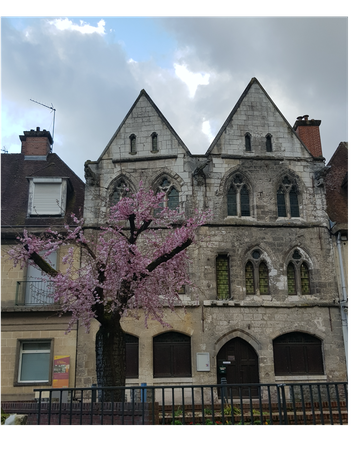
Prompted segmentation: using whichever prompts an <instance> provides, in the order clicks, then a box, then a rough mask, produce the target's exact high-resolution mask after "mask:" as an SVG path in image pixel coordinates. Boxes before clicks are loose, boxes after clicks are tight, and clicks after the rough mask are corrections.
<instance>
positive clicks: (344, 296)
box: [337, 231, 348, 373]
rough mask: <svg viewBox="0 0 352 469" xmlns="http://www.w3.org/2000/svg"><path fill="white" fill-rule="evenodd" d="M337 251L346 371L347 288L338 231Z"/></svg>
mask: <svg viewBox="0 0 352 469" xmlns="http://www.w3.org/2000/svg"><path fill="white" fill-rule="evenodd" d="M337 252H338V254H339V265H340V273H341V287H342V301H340V311H341V321H342V334H343V341H344V344H345V354H346V366H347V373H348V319H347V315H346V312H345V308H346V309H347V290H346V284H345V272H344V269H343V261H342V253H341V232H340V231H339V232H338V235H337Z"/></svg>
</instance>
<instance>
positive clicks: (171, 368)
mask: <svg viewBox="0 0 352 469" xmlns="http://www.w3.org/2000/svg"><path fill="white" fill-rule="evenodd" d="M153 366H154V378H172V377H189V376H192V366H191V338H190V337H189V336H187V335H185V334H181V333H179V332H165V333H164V334H160V335H158V336H156V337H154V339H153Z"/></svg>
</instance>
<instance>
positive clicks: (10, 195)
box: [1, 128, 84, 400]
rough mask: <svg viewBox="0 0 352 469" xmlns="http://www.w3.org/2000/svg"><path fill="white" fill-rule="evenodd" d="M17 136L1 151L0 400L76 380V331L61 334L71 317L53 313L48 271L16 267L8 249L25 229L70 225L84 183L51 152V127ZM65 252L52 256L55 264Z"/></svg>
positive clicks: (28, 396)
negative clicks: (16, 149) (16, 144)
mask: <svg viewBox="0 0 352 469" xmlns="http://www.w3.org/2000/svg"><path fill="white" fill-rule="evenodd" d="M20 139H21V141H22V148H21V153H18V154H6V153H4V154H2V155H1V210H2V214H1V238H2V273H1V281H2V285H1V309H2V319H1V394H2V400H26V399H33V398H34V393H33V389H35V388H38V387H43V386H44V387H45V386H53V387H58V386H60V385H64V386H66V387H67V386H69V385H70V386H74V385H75V371H76V370H75V368H76V359H75V358H76V338H77V331H75V330H74V331H72V332H71V333H70V334H68V335H66V334H65V331H66V329H67V323H68V319H67V317H65V316H63V317H58V313H59V312H60V305H59V304H55V303H53V300H52V298H51V297H50V279H48V278H46V277H45V276H44V275H43V274H42V273H41V272H40V271H39V270H37V269H35V268H34V267H32V266H28V267H27V268H26V269H24V270H20V268H19V267H13V264H12V262H11V261H10V260H9V259H8V258H7V256H6V252H7V251H8V250H9V249H10V248H11V247H13V245H14V244H15V243H16V237H17V236H20V235H21V234H22V233H23V230H24V229H27V230H28V231H30V232H32V233H37V234H40V233H42V232H43V231H44V230H45V229H47V228H49V227H51V228H54V229H56V230H58V231H60V229H63V226H64V225H65V224H69V225H72V224H73V222H72V219H71V213H72V212H74V213H77V214H78V213H79V211H80V210H81V209H82V208H83V201H84V183H83V182H82V181H81V180H80V179H79V178H78V177H77V176H76V174H75V173H74V172H73V171H72V170H71V169H70V168H69V167H68V166H67V165H66V164H65V163H64V162H63V161H62V160H61V159H60V158H59V156H58V155H56V154H55V153H51V145H52V143H53V141H52V137H51V134H50V132H48V131H46V130H40V129H39V128H37V129H36V130H31V131H28V132H27V131H25V132H24V134H23V135H21V136H20ZM64 254H65V253H64V251H63V250H61V251H59V252H58V253H54V254H52V255H51V256H50V259H49V260H50V262H51V263H52V265H53V266H54V267H57V268H59V267H60V262H61V258H62V256H63V255H64ZM77 262H79V258H77ZM60 360H61V361H62V360H63V362H62V363H61V362H60ZM63 363H64V364H65V370H66V371H65V373H64V374H60V373H59V374H57V373H56V372H55V371H57V370H55V365H58V364H60V365H63ZM66 365H68V367H67V368H66ZM60 377H61V378H63V380H61V378H60ZM58 379H59V381H57V380H58Z"/></svg>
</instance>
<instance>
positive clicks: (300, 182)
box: [76, 79, 346, 386]
mask: <svg viewBox="0 0 352 469" xmlns="http://www.w3.org/2000/svg"><path fill="white" fill-rule="evenodd" d="M153 132H155V133H156V134H157V135H158V151H157V152H155V151H152V149H151V148H152V147H151V134H152V133H153ZM246 133H248V134H249V135H250V138H251V148H250V150H248V149H247V150H246V146H245V134H246ZM132 134H133V135H135V136H136V152H134V153H133V154H131V152H130V135H132ZM267 136H269V138H270V143H271V145H272V146H271V148H270V147H269V150H270V149H271V151H268V147H267V146H266V137H267ZM87 166H88V167H89V171H90V177H93V179H94V180H95V181H99V185H97V184H91V185H89V184H87V185H86V196H85V218H86V221H87V224H91V225H95V224H99V223H101V221H102V220H103V217H104V213H105V210H106V208H107V207H108V205H109V194H111V193H112V190H113V188H114V187H115V185H116V183H117V182H118V181H119V180H120V179H122V178H123V180H124V181H125V183H126V184H127V185H129V187H130V189H131V190H137V188H138V185H139V182H140V181H143V184H144V185H145V186H150V187H152V188H153V189H154V190H157V188H158V185H159V183H160V180H161V179H162V178H163V177H167V178H168V179H169V180H170V181H171V182H172V183H173V184H174V187H175V188H176V189H177V191H178V192H179V197H180V208H181V209H182V210H185V211H186V214H191V213H192V212H193V210H194V209H196V208H197V209H200V210H202V209H204V208H210V209H211V210H212V211H213V214H214V217H213V220H212V222H211V223H209V224H208V225H207V226H204V227H202V228H201V229H200V230H199V234H200V236H201V237H204V241H202V242H201V244H200V247H199V248H197V249H194V248H190V255H191V259H192V262H191V264H190V267H189V268H190V272H191V275H192V279H193V281H194V282H195V284H196V285H197V286H198V287H199V292H198V297H196V295H195V294H194V293H192V292H190V291H187V290H186V294H185V295H184V300H185V302H186V303H187V301H193V302H194V304H193V306H186V309H185V312H184V310H183V309H182V308H181V307H180V308H179V309H177V311H176V313H173V314H171V313H168V312H167V311H166V320H167V322H169V323H170V324H171V326H172V328H173V330H174V331H178V332H181V333H183V334H185V335H187V336H190V337H191V355H192V376H191V377H184V378H182V377H178V378H155V377H154V376H153V338H154V337H155V336H157V335H159V334H160V333H162V332H165V330H163V329H162V327H161V326H160V324H158V323H156V324H154V323H153V324H150V325H149V327H148V329H146V328H145V327H144V319H143V318H141V319H140V320H135V319H129V318H126V319H124V320H123V328H124V330H125V331H126V332H127V333H129V334H132V335H134V336H137V337H138V338H139V376H138V378H136V379H130V380H128V381H127V382H128V384H140V383H147V384H148V385H152V384H170V383H177V384H182V383H186V384H190V383H194V384H214V383H216V382H217V381H218V379H219V377H218V370H217V366H218V363H217V355H218V353H219V351H220V349H221V347H223V346H224V345H225V344H226V343H228V341H230V340H231V339H234V338H236V337H239V338H241V339H243V340H244V341H246V342H247V343H248V344H250V346H251V347H252V348H253V349H254V350H255V352H256V354H257V360H258V370H259V381H260V382H261V383H275V382H280V381H281V382H282V381H285V382H290V381H292V382H293V381H297V379H301V380H305V381H317V380H319V381H333V380H345V379H346V364H345V356H344V347H343V336H342V332H341V316H340V312H339V306H338V290H337V282H336V278H335V270H334V257H333V250H332V241H331V236H330V231H329V223H328V217H327V214H326V212H325V210H326V202H325V192H324V191H325V189H324V184H321V183H319V184H317V178H316V175H317V173H319V172H320V171H321V170H322V169H323V168H324V166H325V165H324V159H323V158H322V157H320V156H319V157H317V156H315V155H312V154H311V153H310V151H309V149H307V147H306V146H305V145H304V144H303V143H302V141H301V140H300V138H299V137H298V136H297V134H296V133H295V131H294V130H293V128H292V127H291V126H290V124H289V123H288V122H287V121H286V119H285V118H284V117H283V115H282V114H281V113H280V111H279V110H278V109H277V107H276V106H275V104H274V103H273V102H272V100H271V99H270V97H269V96H268V95H267V93H266V92H265V90H264V89H263V88H262V86H261V85H260V83H259V82H258V81H257V80H256V79H252V80H251V82H250V83H249V85H248V87H247V88H246V90H245V92H244V93H243V95H242V96H241V98H240V100H239V101H238V103H237V104H236V106H235V107H234V109H233V111H232V112H231V113H230V115H229V117H228V119H227V120H226V121H225V123H224V125H223V127H222V128H221V129H220V131H219V133H218V135H217V136H216V138H215V139H214V141H213V143H212V144H211V145H210V147H209V150H208V151H207V152H206V154H205V155H197V156H193V155H191V154H190V152H189V151H188V149H187V147H186V146H185V145H184V144H183V142H182V141H181V140H180V138H179V137H178V136H177V134H176V133H175V131H174V130H173V129H172V127H171V126H170V125H169V124H168V122H167V121H166V119H165V118H164V116H163V115H162V114H161V113H160V111H159V110H158V109H157V107H156V106H155V104H154V103H153V101H152V100H151V99H150V97H149V96H148V95H147V93H146V92H145V91H144V90H143V91H142V92H141V94H140V95H139V97H138V98H137V100H136V102H135V103H134V105H133V106H132V108H131V110H130V112H129V113H128V115H127V116H126V118H125V120H124V121H123V122H122V124H121V125H120V127H119V128H118V130H117V131H116V133H115V134H114V136H113V137H112V139H111V140H110V142H109V143H108V145H107V146H106V148H105V149H104V151H103V153H102V155H101V156H100V158H99V159H98V160H97V161H95V162H89V163H87ZM235 174H239V175H240V176H241V178H242V179H243V181H245V184H246V186H247V188H248V192H249V210H250V215H249V216H228V214H227V193H228V190H229V187H230V184H231V181H232V179H233V177H234V176H235ZM92 175H93V176H92ZM285 176H288V177H289V178H290V180H291V181H294V184H295V185H296V187H297V200H298V207H299V216H298V217H297V216H296V217H294V216H292V217H291V216H289V215H288V216H286V217H278V208H277V192H278V189H279V187H280V184H281V183H282V180H283V178H284V177H285ZM87 182H88V180H87ZM254 249H257V250H259V251H260V253H261V256H262V257H261V259H262V260H263V261H264V262H265V263H266V265H267V267H268V272H269V291H268V293H267V294H259V292H256V293H255V294H247V293H246V281H245V266H246V262H247V261H248V260H249V259H251V255H252V254H251V253H252V252H253V250H254ZM295 252H297V253H298V254H299V259H300V262H302V261H304V262H305V263H306V265H307V267H308V270H309V281H310V293H309V294H301V293H299V292H298V293H297V294H296V295H289V294H288V280H287V278H288V277H287V267H288V264H289V262H290V260H292V256H293V254H294V253H295ZM219 254H225V255H227V256H228V259H229V275H230V297H229V298H228V299H226V300H219V299H217V290H216V283H217V280H216V257H217V256H218V255H219ZM97 327H98V326H97V324H93V326H92V331H91V332H90V334H89V335H88V336H87V335H85V333H84V331H83V330H80V331H79V332H78V356H77V381H76V384H77V386H83V385H90V384H92V383H94V382H95V368H94V337H95V331H96V328H97ZM295 331H296V332H303V333H306V334H310V335H312V336H314V337H316V338H318V339H320V341H321V346H322V356H323V364H324V371H323V373H320V374H319V375H318V374H316V375H314V376H310V375H309V374H305V375H304V376H292V375H290V376H283V375H282V374H281V375H280V376H277V375H275V366H274V353H273V340H274V339H276V338H277V337H279V336H281V335H282V334H286V333H289V332H295ZM198 352H208V353H209V354H210V371H209V372H204V371H197V361H196V360H197V355H196V354H197V353H198Z"/></svg>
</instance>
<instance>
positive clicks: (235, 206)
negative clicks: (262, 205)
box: [227, 174, 251, 217]
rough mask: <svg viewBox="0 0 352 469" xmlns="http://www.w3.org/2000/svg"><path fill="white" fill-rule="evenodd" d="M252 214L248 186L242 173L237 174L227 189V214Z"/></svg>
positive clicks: (245, 215)
mask: <svg viewBox="0 0 352 469" xmlns="http://www.w3.org/2000/svg"><path fill="white" fill-rule="evenodd" d="M250 214H251V212H250V196H249V190H248V186H247V185H246V184H245V183H244V181H243V177H242V176H241V175H240V174H236V175H235V176H234V177H233V179H232V182H231V185H230V187H229V189H228V191H227V215H228V216H235V217H236V216H238V217H249V216H250Z"/></svg>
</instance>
